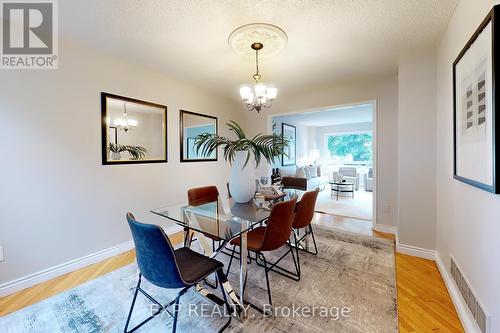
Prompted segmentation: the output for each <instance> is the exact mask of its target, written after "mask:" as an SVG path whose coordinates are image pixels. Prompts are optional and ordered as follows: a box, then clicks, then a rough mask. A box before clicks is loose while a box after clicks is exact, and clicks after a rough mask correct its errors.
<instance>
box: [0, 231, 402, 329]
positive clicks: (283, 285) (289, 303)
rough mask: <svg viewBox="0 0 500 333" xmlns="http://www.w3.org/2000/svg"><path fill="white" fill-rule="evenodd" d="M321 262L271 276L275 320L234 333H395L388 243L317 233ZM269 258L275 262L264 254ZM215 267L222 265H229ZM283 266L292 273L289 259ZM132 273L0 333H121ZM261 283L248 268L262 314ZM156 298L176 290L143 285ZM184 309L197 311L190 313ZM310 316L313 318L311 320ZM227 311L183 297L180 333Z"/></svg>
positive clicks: (29, 314) (27, 312)
mask: <svg viewBox="0 0 500 333" xmlns="http://www.w3.org/2000/svg"><path fill="white" fill-rule="evenodd" d="M315 231H316V240H317V243H318V249H319V254H318V255H317V256H314V255H311V254H307V253H303V252H301V253H300V256H301V257H300V259H301V264H302V277H301V280H300V281H298V282H297V281H293V280H290V279H287V278H285V277H283V276H281V275H279V274H276V273H274V272H270V273H269V274H270V283H271V290H272V296H273V305H274V316H273V317H264V316H263V315H261V314H260V313H259V312H256V311H255V310H253V309H250V310H248V316H247V319H246V320H245V321H244V322H240V321H238V320H237V319H233V320H232V322H231V325H230V327H229V328H228V329H226V331H228V332H229V331H231V332H287V333H292V332H370V333H373V332H384V333H392V332H397V331H398V326H397V325H398V320H397V302H396V278H395V262H394V248H393V244H392V242H391V241H389V240H384V239H378V238H374V237H367V236H361V235H354V234H350V233H345V232H341V231H336V230H325V229H320V228H319V227H316V228H315ZM269 258H270V259H272V258H273V254H269ZM218 259H219V260H221V261H224V262H226V263H227V261H228V257H227V256H225V255H223V254H222V255H220V256H219V257H218ZM283 261H284V266H287V267H288V268H292V267H293V263H292V260H291V257H290V258H286V259H284V260H283ZM237 273H238V262H237V261H233V265H232V269H231V273H230V274H229V280H230V282H231V284H232V285H233V287H234V288H235V289H237V287H238V282H237V281H238V279H237V278H238V276H237ZM137 274H138V271H137V266H136V265H135V264H131V265H129V266H126V267H123V268H121V269H119V270H116V271H114V272H111V273H109V274H107V275H104V276H102V277H99V278H97V279H95V280H92V281H89V282H87V283H85V284H82V285H80V286H78V287H76V288H73V289H70V290H68V291H66V292H63V293H61V294H58V295H56V296H54V297H51V298H49V299H46V300H44V301H42V302H40V303H37V304H34V305H32V306H29V307H26V308H24V309H21V310H19V311H17V312H14V313H12V314H10V315H7V316H5V317H1V318H0V331H1V332H8V333H28V332H47V333H49V332H50V333H56V332H64V333H66V332H123V328H124V325H125V320H126V318H127V314H128V310H129V307H130V302H131V300H132V295H133V290H134V287H135V285H136V283H137ZM265 286H266V284H265V275H264V271H263V268H262V267H260V266H257V265H255V263H253V264H252V265H249V276H248V285H247V292H246V294H247V298H248V299H249V300H250V301H251V302H252V303H254V304H256V305H259V306H262V305H263V303H265V302H266V300H267V298H266V297H267V294H266V289H265V288H266V287H265ZM143 287H144V289H145V290H147V291H148V292H149V293H150V294H151V295H152V296H153V297H155V298H156V299H158V300H159V301H160V302H162V303H164V304H166V303H168V302H170V301H171V300H173V299H174V298H175V295H176V290H162V289H160V288H156V287H155V286H153V285H151V284H148V283H147V282H146V283H143ZM150 304H151V303H150V302H149V301H148V300H147V299H146V298H145V297H142V296H138V301H137V303H136V307H135V310H134V315H133V316H132V323H131V324H132V325H133V324H134V323H137V322H140V321H141V319H143V318H146V317H147V316H148V315H149V313H150V311H151V307H150ZM189 304H195V305H196V306H194V305H189ZM313 312H314V314H313ZM224 315H225V314H224V311H223V310H222V309H221V308H220V307H218V306H216V305H215V303H213V302H212V301H210V300H208V299H206V298H204V297H203V296H201V295H200V294H198V293H196V292H195V291H194V290H193V289H191V290H190V291H188V292H187V293H186V294H185V295H184V296H183V297H181V311H180V312H179V321H178V326H177V329H178V332H216V331H217V330H218V329H219V328H220V327H221V326H222V325H223V324H224V323H225V321H226V317H224ZM171 323H172V319H171V317H170V316H168V315H167V314H165V315H160V316H158V317H156V318H154V319H152V320H151V321H150V322H148V323H147V324H145V325H144V326H143V327H141V328H140V329H139V330H137V332H169V331H170V329H171Z"/></svg>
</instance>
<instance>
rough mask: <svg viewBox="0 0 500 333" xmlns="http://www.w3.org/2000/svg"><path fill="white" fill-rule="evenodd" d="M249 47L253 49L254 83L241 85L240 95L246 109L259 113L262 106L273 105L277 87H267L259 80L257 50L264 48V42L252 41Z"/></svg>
mask: <svg viewBox="0 0 500 333" xmlns="http://www.w3.org/2000/svg"><path fill="white" fill-rule="evenodd" d="M250 47H251V48H252V50H254V51H255V68H256V72H255V74H254V75H253V79H254V80H255V85H254V86H253V87H250V86H243V87H241V88H240V96H241V99H242V100H243V102H244V103H245V105H246V107H247V109H248V110H250V111H252V110H255V111H257V113H259V112H260V110H262V108H269V107H271V106H272V105H273V101H274V99H275V98H276V95H277V94H278V89H277V88H274V87H267V86H266V85H265V84H262V83H260V82H259V81H260V79H261V77H262V76H261V75H260V74H259V51H260V50H262V49H263V48H264V44H262V43H253V44H252V45H251V46H250Z"/></svg>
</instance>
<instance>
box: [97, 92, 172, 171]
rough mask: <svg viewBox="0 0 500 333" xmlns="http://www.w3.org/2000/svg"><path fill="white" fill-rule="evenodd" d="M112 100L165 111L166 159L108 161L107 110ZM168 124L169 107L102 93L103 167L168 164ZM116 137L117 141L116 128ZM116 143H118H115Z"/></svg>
mask: <svg viewBox="0 0 500 333" xmlns="http://www.w3.org/2000/svg"><path fill="white" fill-rule="evenodd" d="M108 98H112V99H119V100H122V101H125V102H131V103H137V104H143V105H146V106H152V107H155V108H159V109H163V110H164V112H163V117H162V118H163V121H164V124H165V137H164V140H165V158H164V159H163V158H162V159H148V160H124V161H112V160H109V159H108V132H107V129H108V127H110V126H108V123H107V117H108V109H107V103H106V101H107V99H108ZM167 125H168V123H167V106H166V105H162V104H157V103H152V102H147V101H143V100H140V99H134V98H130V97H125V96H120V95H115V94H110V93H106V92H101V154H102V155H101V156H102V165H119V164H147V163H167V162H168V126H167ZM114 131H115V133H114V135H115V140H117V139H116V135H117V134H116V131H117V129H116V128H114ZM115 143H116V142H115Z"/></svg>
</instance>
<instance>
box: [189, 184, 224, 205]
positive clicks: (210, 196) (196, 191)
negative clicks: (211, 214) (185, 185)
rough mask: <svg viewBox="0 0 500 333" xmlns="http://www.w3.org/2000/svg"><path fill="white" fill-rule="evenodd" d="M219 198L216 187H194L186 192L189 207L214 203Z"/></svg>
mask: <svg viewBox="0 0 500 333" xmlns="http://www.w3.org/2000/svg"><path fill="white" fill-rule="evenodd" d="M218 197H219V191H218V190H217V186H204V187H196V188H192V189H189V190H188V201H189V204H190V205H196V204H197V205H199V204H204V203H207V202H211V201H216V200H217V198H218Z"/></svg>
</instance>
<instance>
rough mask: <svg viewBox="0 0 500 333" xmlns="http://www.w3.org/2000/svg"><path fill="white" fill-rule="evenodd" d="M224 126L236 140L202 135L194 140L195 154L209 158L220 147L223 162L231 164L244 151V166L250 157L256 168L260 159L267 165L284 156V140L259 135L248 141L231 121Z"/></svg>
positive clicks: (287, 143) (269, 135)
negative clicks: (245, 155)
mask: <svg viewBox="0 0 500 333" xmlns="http://www.w3.org/2000/svg"><path fill="white" fill-rule="evenodd" d="M226 125H227V126H228V127H229V130H230V131H231V132H234V133H235V134H236V136H237V140H231V139H229V138H226V137H222V136H218V135H216V134H209V133H203V134H200V135H198V136H197V137H196V139H195V144H194V149H195V151H196V153H197V154H199V155H202V156H210V155H212V154H213V153H214V152H215V151H216V150H217V148H218V147H222V151H223V155H224V160H226V161H228V162H229V163H233V161H234V157H235V155H236V152H238V151H246V152H247V157H246V160H245V166H246V165H247V164H248V162H249V161H250V157H251V156H252V155H253V157H254V159H255V164H256V166H258V165H259V164H260V163H261V161H262V158H264V159H265V160H266V161H267V162H268V163H269V164H271V163H273V162H274V160H275V159H276V158H277V157H278V156H280V155H283V154H285V149H286V148H287V147H288V146H289V144H290V142H289V141H288V140H287V139H286V138H283V137H282V136H280V135H275V134H262V133H259V134H257V135H256V136H254V137H253V138H252V139H248V138H247V137H246V135H245V132H244V131H243V129H242V128H241V126H240V125H238V124H237V123H236V122H234V121H232V120H231V121H229V122H228V123H226Z"/></svg>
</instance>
